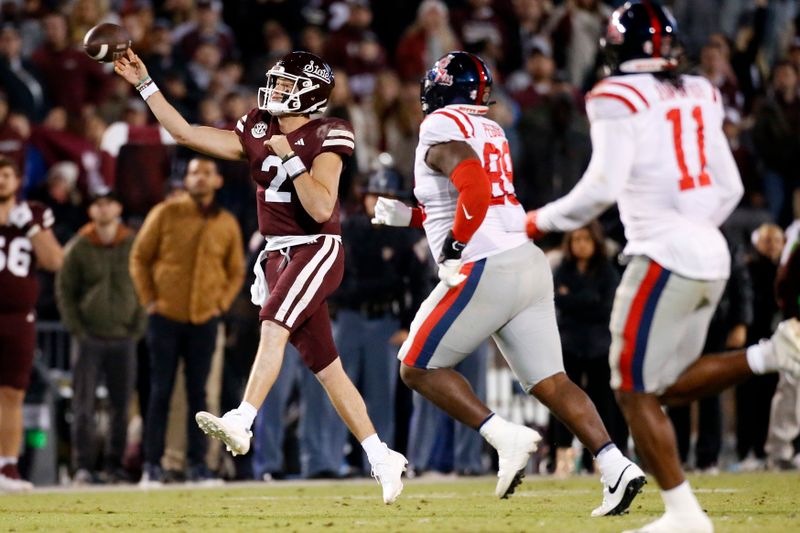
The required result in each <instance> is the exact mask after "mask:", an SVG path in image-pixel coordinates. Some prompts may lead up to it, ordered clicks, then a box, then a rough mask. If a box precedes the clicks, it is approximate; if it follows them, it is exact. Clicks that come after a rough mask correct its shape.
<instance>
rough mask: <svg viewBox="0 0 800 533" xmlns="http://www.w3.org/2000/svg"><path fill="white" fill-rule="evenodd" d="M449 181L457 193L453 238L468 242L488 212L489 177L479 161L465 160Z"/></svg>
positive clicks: (490, 189)
mask: <svg viewBox="0 0 800 533" xmlns="http://www.w3.org/2000/svg"><path fill="white" fill-rule="evenodd" d="M450 179H451V180H452V182H453V185H455V187H456V190H457V191H458V201H457V202H456V215H455V221H454V222H453V237H454V238H455V239H456V240H457V241H460V242H469V240H470V239H471V238H472V236H473V235H474V234H475V232H476V231H478V228H479V227H480V226H481V224H482V223H483V219H484V218H486V212H487V211H488V210H489V202H490V200H491V197H492V187H491V184H490V183H489V177H488V176H487V175H486V171H484V170H483V167H482V166H481V162H480V161H478V160H477V159H467V160H465V161H462V162H461V163H459V164H458V166H457V167H456V168H455V169H454V170H453V173H452V174H451V175H450ZM412 220H413V213H412Z"/></svg>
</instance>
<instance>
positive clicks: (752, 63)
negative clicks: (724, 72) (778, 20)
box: [730, 0, 769, 115]
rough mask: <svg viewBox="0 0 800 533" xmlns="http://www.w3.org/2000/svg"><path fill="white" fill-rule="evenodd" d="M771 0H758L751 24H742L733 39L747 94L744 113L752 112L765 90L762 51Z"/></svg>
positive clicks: (736, 64)
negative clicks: (756, 100)
mask: <svg viewBox="0 0 800 533" xmlns="http://www.w3.org/2000/svg"><path fill="white" fill-rule="evenodd" d="M768 2H769V0H756V2H755V4H756V5H755V9H754V10H753V12H752V15H751V16H749V17H747V19H746V20H748V22H749V23H745V24H742V25H740V26H739V28H738V30H737V32H736V35H735V37H734V41H733V51H732V53H731V58H730V61H731V67H732V68H733V74H734V76H735V77H736V80H737V82H738V84H739V89H740V90H741V92H742V95H743V96H744V112H745V113H746V114H748V115H749V114H750V113H751V112H752V111H753V104H754V102H755V99H756V97H757V96H758V95H759V94H760V93H761V91H763V89H764V70H763V68H762V67H761V65H760V64H759V53H760V52H761V49H762V47H763V45H764V37H765V34H766V27H767V4H768Z"/></svg>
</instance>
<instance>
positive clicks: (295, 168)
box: [283, 155, 308, 181]
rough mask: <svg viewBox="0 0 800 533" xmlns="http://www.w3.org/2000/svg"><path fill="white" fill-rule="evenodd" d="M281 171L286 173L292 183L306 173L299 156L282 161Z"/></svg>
mask: <svg viewBox="0 0 800 533" xmlns="http://www.w3.org/2000/svg"><path fill="white" fill-rule="evenodd" d="M283 169H284V170H285V171H286V173H287V174H288V175H289V178H290V179H291V180H292V181H294V180H295V179H297V178H298V177H300V176H302V175H303V174H305V173H306V172H307V171H308V169H307V168H306V166H305V165H304V164H303V160H302V159H300V156H299V155H293V156H291V157H289V158H288V159H286V160H285V161H283Z"/></svg>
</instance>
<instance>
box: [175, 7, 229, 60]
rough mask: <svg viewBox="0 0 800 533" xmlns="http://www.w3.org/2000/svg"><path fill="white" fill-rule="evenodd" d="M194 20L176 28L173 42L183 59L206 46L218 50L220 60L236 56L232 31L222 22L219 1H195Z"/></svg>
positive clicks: (193, 55) (190, 56)
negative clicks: (176, 44) (175, 43)
mask: <svg viewBox="0 0 800 533" xmlns="http://www.w3.org/2000/svg"><path fill="white" fill-rule="evenodd" d="M196 6H197V9H196V11H195V16H194V20H193V21H192V22H188V23H186V24H183V25H181V26H178V27H177V28H176V29H175V32H174V33H173V40H174V41H175V42H177V43H178V53H179V54H180V55H181V57H183V58H184V59H189V58H192V57H195V55H196V53H197V49H198V48H200V47H201V46H202V45H203V44H208V45H211V46H212V47H214V48H215V49H217V50H219V53H220V55H221V59H233V58H235V57H236V56H237V50H236V42H235V41H234V36H233V31H232V30H231V29H230V27H228V25H227V24H225V23H224V22H223V21H222V2H221V1H220V0H197V2H196Z"/></svg>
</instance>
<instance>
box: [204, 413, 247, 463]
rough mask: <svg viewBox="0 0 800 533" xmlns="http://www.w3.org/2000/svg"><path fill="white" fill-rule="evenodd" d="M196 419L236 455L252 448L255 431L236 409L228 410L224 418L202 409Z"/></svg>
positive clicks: (210, 434) (207, 432)
mask: <svg viewBox="0 0 800 533" xmlns="http://www.w3.org/2000/svg"><path fill="white" fill-rule="evenodd" d="M194 419H195V421H196V422H197V425H198V426H200V429H202V430H203V433H205V434H206V435H208V436H210V437H214V438H215V439H219V440H221V441H222V442H223V443H224V444H225V448H226V449H227V450H228V451H229V452H231V454H233V456H234V457H235V456H237V455H244V454H246V453H247V452H248V451H249V450H250V439H251V438H252V437H253V432H252V431H250V430H249V429H248V428H247V427H246V426H245V423H244V420H243V419H242V416H241V415H240V414H239V412H238V411H237V410H236V409H233V410H231V411H228V412H227V413H225V414H224V415H222V418H219V417H217V416H214V415H212V414H211V413H207V412H205V411H200V412H199V413H197V414H196V415H194Z"/></svg>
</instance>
